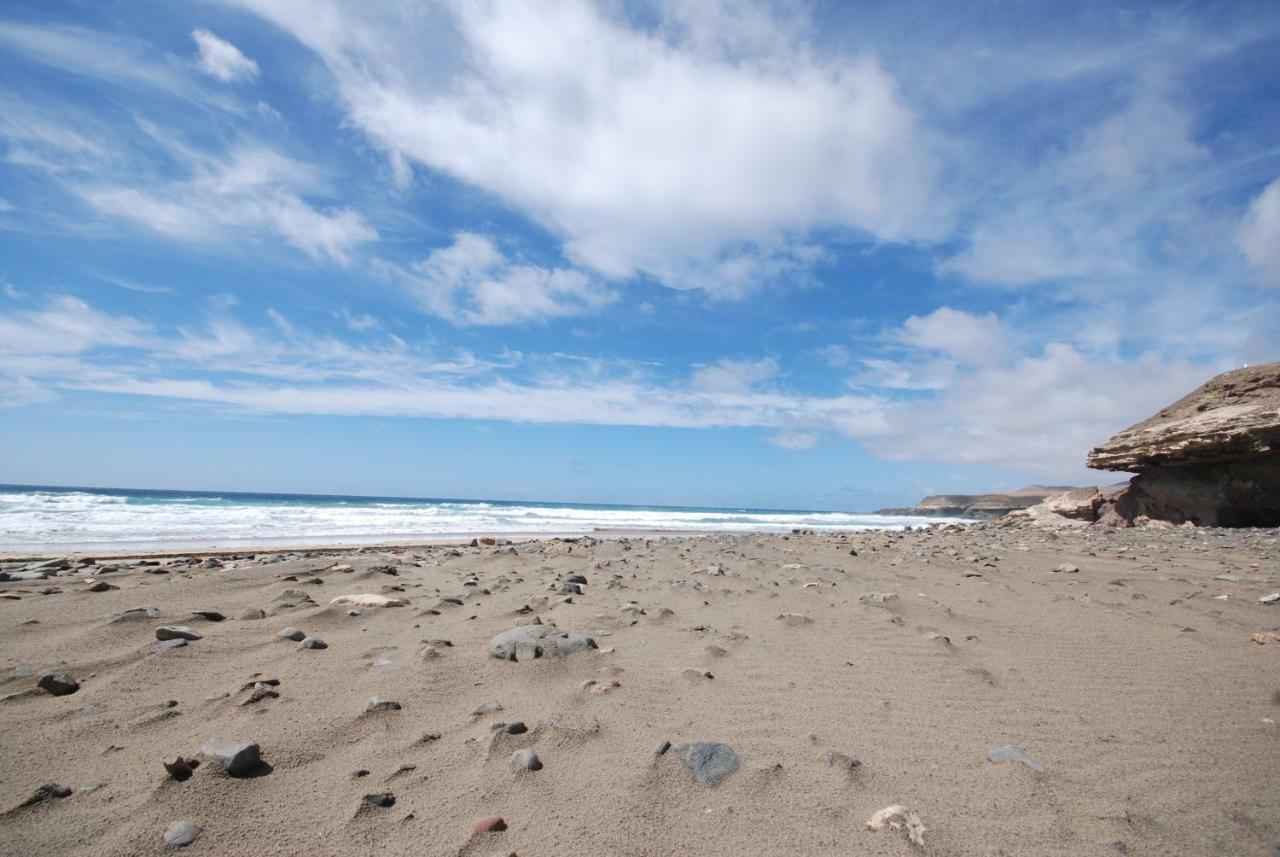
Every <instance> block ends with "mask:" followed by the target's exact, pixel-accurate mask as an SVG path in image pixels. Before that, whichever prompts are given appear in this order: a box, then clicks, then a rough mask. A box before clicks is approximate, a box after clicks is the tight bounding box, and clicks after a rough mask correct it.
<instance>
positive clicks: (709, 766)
mask: <svg viewBox="0 0 1280 857" xmlns="http://www.w3.org/2000/svg"><path fill="white" fill-rule="evenodd" d="M673 752H674V753H675V754H676V755H677V756H679V757H680V758H681V759H683V760H684V766H685V768H686V769H687V770H688V771H689V773H691V774H693V778H694V779H695V780H697V781H698V782H700V783H702V784H703V785H706V786H714V785H718V784H719V783H720V782H721V781H722V780H723V779H724V778H725V777H727V776H729V775H730V774H732V773H733V772H734V771H736V770H738V768H739V767H741V765H742V762H741V760H740V759H739V758H738V754H737V753H735V752H734V750H733V748H732V747H730V746H729V745H728V744H720V743H718V742H704V741H699V742H697V743H695V744H681V745H680V746H678V747H676V748H675V750H674V751H673Z"/></svg>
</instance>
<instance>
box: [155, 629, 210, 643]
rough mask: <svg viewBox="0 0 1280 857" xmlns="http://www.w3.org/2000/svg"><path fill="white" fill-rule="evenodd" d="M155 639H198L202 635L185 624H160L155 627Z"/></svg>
mask: <svg viewBox="0 0 1280 857" xmlns="http://www.w3.org/2000/svg"><path fill="white" fill-rule="evenodd" d="M156 639H157V640H160V641H161V642H164V641H165V640H200V639H203V637H201V635H200V634H199V633H198V632H196V631H195V629H193V628H189V627H187V626H186V625H161V626H160V627H159V628H156Z"/></svg>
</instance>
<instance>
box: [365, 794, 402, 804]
mask: <svg viewBox="0 0 1280 857" xmlns="http://www.w3.org/2000/svg"><path fill="white" fill-rule="evenodd" d="M364 802H365V803H366V804H368V805H369V806H378V807H383V808H385V807H391V806H395V805H396V796H395V795H393V794H392V793H391V792H375V793H374V794H369V795H365V796H364Z"/></svg>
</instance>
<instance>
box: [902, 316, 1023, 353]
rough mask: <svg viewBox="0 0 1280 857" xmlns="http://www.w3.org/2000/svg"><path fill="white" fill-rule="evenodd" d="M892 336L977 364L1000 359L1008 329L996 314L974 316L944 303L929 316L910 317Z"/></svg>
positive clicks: (1006, 341)
mask: <svg viewBox="0 0 1280 857" xmlns="http://www.w3.org/2000/svg"><path fill="white" fill-rule="evenodd" d="M891 336H892V337H893V338H894V339H896V340H898V341H899V342H902V343H904V344H906V345H909V346H912V347H914V348H919V349H921V350H924V351H932V352H936V353H938V354H942V355H943V356H945V357H948V358H950V359H952V360H955V361H957V362H959V363H965V364H969V365H975V366H976V365H985V364H990V363H996V362H999V361H1000V359H1001V358H1003V357H1004V355H1005V354H1006V353H1008V346H1009V337H1010V331H1009V330H1008V329H1007V328H1006V327H1005V326H1004V324H1003V323H1002V322H1001V321H1000V319H999V318H997V317H996V315H995V313H987V314H985V315H973V314H971V313H967V312H964V311H962V310H957V309H952V308H951V307H945V306H944V307H939V308H938V309H936V310H934V311H933V312H931V313H929V314H928V315H924V316H919V315H913V316H911V317H910V318H908V319H907V320H906V321H905V322H903V324H902V328H901V329H900V330H898V331H896V332H894V333H893V334H891Z"/></svg>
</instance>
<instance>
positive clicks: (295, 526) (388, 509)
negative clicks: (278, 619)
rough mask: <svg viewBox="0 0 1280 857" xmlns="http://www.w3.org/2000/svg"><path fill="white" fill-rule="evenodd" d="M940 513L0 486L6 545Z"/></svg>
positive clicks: (236, 540) (907, 521) (243, 540)
mask: <svg viewBox="0 0 1280 857" xmlns="http://www.w3.org/2000/svg"><path fill="white" fill-rule="evenodd" d="M937 522H938V519H936V518H915V517H896V516H880V515H858V514H850V513H843V512H761V511H750V510H740V511H739V510H730V509H667V508H643V507H626V508H613V507H592V506H555V505H520V504H507V503H486V502H429V501H421V502H400V501H398V502H386V501H378V500H348V501H334V500H323V501H320V500H317V501H313V502H308V501H307V500H305V499H303V498H290V499H287V500H286V499H280V500H261V499H254V500H249V499H245V498H237V497H234V496H233V497H182V496H157V495H148V496H141V497H139V496H123V495H115V494H98V493H87V492H80V491H9V492H8V493H0V549H7V550H14V549H29V548H40V547H46V548H51V547H63V548H69V547H109V546H122V547H123V546H129V547H133V546H140V545H152V546H165V545H174V546H183V547H212V546H218V545H237V544H272V543H286V542H288V543H293V544H314V543H324V542H334V541H338V542H373V541H379V542H385V541H395V540H397V539H403V540H415V539H431V538H433V537H434V538H439V537H445V536H459V535H470V534H480V533H489V534H511V535H539V534H543V535H550V534H558V535H570V534H581V533H590V532H597V531H635V530H642V531H676V532H679V531H685V532H705V531H713V532H716V531H718V532H752V531H760V532H767V531H783V532H786V531H789V530H791V529H794V528H802V529H813V530H857V529H901V528H902V527H904V526H912V525H920V524H928V523H937Z"/></svg>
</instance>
